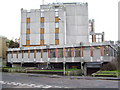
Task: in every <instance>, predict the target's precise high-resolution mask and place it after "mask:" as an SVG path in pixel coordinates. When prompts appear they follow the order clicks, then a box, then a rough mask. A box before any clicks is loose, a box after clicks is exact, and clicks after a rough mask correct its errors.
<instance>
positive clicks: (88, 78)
mask: <svg viewBox="0 0 120 90" xmlns="http://www.w3.org/2000/svg"><path fill="white" fill-rule="evenodd" d="M25 75H27V76H33V77H49V78H63V77H64V78H70V79H86V80H117V81H120V77H118V78H117V77H92V76H61V75H47V74H25Z"/></svg>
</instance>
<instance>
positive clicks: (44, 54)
mask: <svg viewBox="0 0 120 90" xmlns="http://www.w3.org/2000/svg"><path fill="white" fill-rule="evenodd" d="M42 60H43V61H44V62H47V60H48V58H47V52H44V53H43V58H42Z"/></svg>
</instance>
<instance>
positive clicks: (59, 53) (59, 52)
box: [58, 49, 63, 58]
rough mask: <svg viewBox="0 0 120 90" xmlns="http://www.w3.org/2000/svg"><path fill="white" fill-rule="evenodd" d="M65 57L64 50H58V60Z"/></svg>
mask: <svg viewBox="0 0 120 90" xmlns="http://www.w3.org/2000/svg"><path fill="white" fill-rule="evenodd" d="M61 57H63V49H58V58H61Z"/></svg>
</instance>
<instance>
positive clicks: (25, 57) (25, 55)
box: [23, 53, 28, 62]
mask: <svg viewBox="0 0 120 90" xmlns="http://www.w3.org/2000/svg"><path fill="white" fill-rule="evenodd" d="M27 61H28V53H24V58H23V62H27Z"/></svg>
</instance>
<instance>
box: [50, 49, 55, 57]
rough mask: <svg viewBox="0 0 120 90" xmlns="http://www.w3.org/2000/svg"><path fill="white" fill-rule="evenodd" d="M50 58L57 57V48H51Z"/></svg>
mask: <svg viewBox="0 0 120 90" xmlns="http://www.w3.org/2000/svg"><path fill="white" fill-rule="evenodd" d="M50 58H55V50H54V49H53V50H50Z"/></svg>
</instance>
